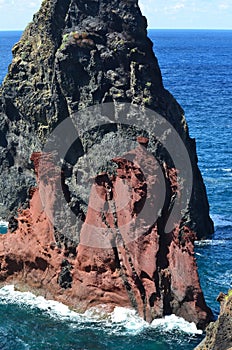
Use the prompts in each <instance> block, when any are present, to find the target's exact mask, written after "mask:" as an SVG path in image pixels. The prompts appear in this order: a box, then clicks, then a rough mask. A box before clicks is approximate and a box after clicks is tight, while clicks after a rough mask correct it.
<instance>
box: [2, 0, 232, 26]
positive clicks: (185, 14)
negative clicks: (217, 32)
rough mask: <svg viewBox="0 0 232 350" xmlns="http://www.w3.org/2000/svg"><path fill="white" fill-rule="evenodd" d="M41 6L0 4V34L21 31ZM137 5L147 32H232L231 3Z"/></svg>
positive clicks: (196, 0)
mask: <svg viewBox="0 0 232 350" xmlns="http://www.w3.org/2000/svg"><path fill="white" fill-rule="evenodd" d="M109 1H110V0H109ZM41 2H42V0H0V30H18V29H19V30H22V29H24V28H25V26H26V25H27V23H28V22H29V21H31V19H32V15H33V13H34V12H36V11H37V10H38V9H39V7H40V5H41ZM139 3H140V6H141V9H142V11H143V14H144V15H145V16H146V17H147V18H148V23H149V27H150V28H205V29H232V0H139Z"/></svg>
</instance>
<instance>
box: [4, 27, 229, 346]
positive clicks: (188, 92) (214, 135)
mask: <svg viewBox="0 0 232 350" xmlns="http://www.w3.org/2000/svg"><path fill="white" fill-rule="evenodd" d="M20 34H21V33H20V32H8V33H6V32H5V33H4V32H2V33H0V55H1V56H0V81H2V79H3V78H4V76H5V74H6V71H7V65H8V64H9V62H10V61H11V53H10V48H11V46H12V45H13V44H14V43H15V42H16V41H17V40H18V39H19V36H20ZM149 36H150V38H151V39H152V41H153V42H154V50H155V52H156V55H157V57H158V60H159V64H160V67H161V71H162V75H163V81H164V85H165V87H166V88H167V89H168V90H169V91H171V92H172V94H173V95H174V96H175V97H176V98H177V100H178V101H179V103H180V104H181V105H182V107H183V108H184V110H185V113H186V117H187V121H188V124H189V128H190V134H191V136H192V137H195V138H196V141H197V150H198V157H199V165H200V168H201V171H202V174H203V177H204V180H205V184H206V187H207V191H208V196H209V202H210V207H211V216H212V218H213V219H214V222H215V228H216V230H215V235H214V237H213V239H212V240H206V241H203V242H200V243H197V245H196V258H197V261H198V266H199V273H200V278H201V284H202V287H203V290H204V293H205V296H206V300H207V302H208V304H209V306H211V308H212V309H213V311H214V313H215V315H217V314H218V312H219V305H218V304H217V302H216V301H215V299H216V297H217V295H218V293H219V292H220V291H223V292H226V291H227V290H228V288H230V287H231V286H232V263H231V252H232V203H231V198H232V138H231V131H232V75H231V67H232V55H231V52H232V31H194V30H192V31H191V30H190V31H183V30H182V31H178V30H174V31H169V30H150V31H149ZM119 311H120V312H119V314H116V315H110V316H108V319H104V320H102V317H103V316H102V315H101V316H100V317H96V316H94V315H92V314H87V315H84V316H80V315H77V314H73V313H72V314H71V315H70V313H69V312H68V311H67V310H66V309H63V306H62V305H55V306H54V305H53V304H52V305H51V304H47V303H46V301H44V300H43V299H40V298H39V299H36V298H34V299H33V296H32V295H30V294H29V295H22V294H19V293H17V292H14V291H13V289H12V288H10V289H8V290H6V291H4V290H2V291H0V325H1V326H0V349H1V350H2V349H3V350H15V349H16V350H21V349H44V350H50V349H54V350H56V349H59V350H60V349H61V350H71V349H75V350H92V349H94V350H96V349H99V350H100V349H101V350H104V349H114V350H115V349H116V350H124V349H128V350H132V349H133V350H140V349H143V350H160V349H162V350H163V349H185V350H190V349H193V348H194V347H195V346H196V344H197V343H199V342H200V340H201V339H202V336H201V335H199V334H194V333H195V332H196V330H195V328H194V327H193V326H191V325H188V324H186V323H184V322H183V321H180V320H178V319H167V320H166V321H161V322H160V324H159V325H155V324H154V325H151V326H149V325H147V324H144V323H143V321H142V320H140V319H139V318H137V317H136V316H135V315H133V314H131V313H128V312H126V311H125V310H124V311H122V310H119ZM186 328H187V329H186Z"/></svg>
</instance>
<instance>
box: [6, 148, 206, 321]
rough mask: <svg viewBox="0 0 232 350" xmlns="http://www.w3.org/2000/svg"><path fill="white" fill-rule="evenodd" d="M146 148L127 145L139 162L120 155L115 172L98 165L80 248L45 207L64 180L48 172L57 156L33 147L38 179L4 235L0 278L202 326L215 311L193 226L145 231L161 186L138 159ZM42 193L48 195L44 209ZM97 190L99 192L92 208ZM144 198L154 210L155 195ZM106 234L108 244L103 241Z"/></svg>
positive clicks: (69, 298)
mask: <svg viewBox="0 0 232 350" xmlns="http://www.w3.org/2000/svg"><path fill="white" fill-rule="evenodd" d="M144 154H146V151H145V149H144V146H142V145H141V144H139V145H138V147H137V148H136V149H135V150H132V151H131V152H130V156H131V158H134V162H131V161H128V160H127V159H125V158H116V159H114V162H115V163H116V164H117V165H118V169H117V174H116V175H113V176H111V177H110V176H109V175H108V174H107V173H101V174H99V175H98V176H97V177H96V178H95V181H94V183H93V184H92V188H91V194H90V201H89V208H88V212H87V215H86V219H85V222H84V224H83V226H82V229H81V232H80V242H79V244H78V246H77V248H76V249H75V246H72V245H70V241H62V240H61V237H59V233H57V232H56V229H55V228H54V226H53V225H52V224H51V222H50V220H49V218H48V216H47V215H46V213H49V212H51V211H52V210H53V209H54V206H55V202H56V198H55V197H54V196H52V195H51V194H52V193H54V192H53V191H51V188H53V189H54V187H56V186H57V180H59V177H58V176H56V174H54V172H53V176H51V174H46V176H45V174H44V172H43V170H44V169H47V168H48V169H51V168H52V165H53V164H52V156H51V155H42V154H39V153H36V154H33V156H32V159H33V162H34V164H35V167H36V174H37V177H38V180H37V181H38V187H37V188H35V189H34V190H32V191H31V200H30V208H28V209H24V210H22V211H21V212H20V213H19V215H18V218H17V222H18V228H17V230H16V231H15V232H14V233H12V234H8V235H5V236H4V237H2V238H1V240H0V261H1V268H0V280H1V281H4V283H6V282H7V283H14V284H15V285H16V287H17V288H23V290H25V286H26V287H27V288H29V290H33V291H36V293H39V294H42V295H45V296H46V297H50V298H53V299H56V300H59V301H62V302H64V303H66V304H68V305H70V306H72V307H74V308H76V309H78V310H79V311H83V310H86V309H87V308H89V307H92V306H96V305H99V304H106V305H108V307H109V310H110V309H112V308H113V307H114V306H119V305H120V306H127V307H133V308H135V309H136V310H137V312H138V313H139V314H140V315H141V316H142V317H144V319H146V320H147V321H151V320H152V319H154V318H157V317H163V316H164V315H169V314H171V313H175V314H176V315H178V316H182V317H184V318H185V319H186V320H188V321H191V322H195V323H196V324H197V326H198V327H199V328H204V327H205V325H206V324H208V322H209V321H210V320H211V319H212V314H211V311H210V309H208V308H207V306H206V304H205V301H204V297H203V294H202V291H201V288H200V285H199V279H198V274H197V267H196V262H195V258H194V245H193V242H194V239H195V234H194V233H193V232H192V231H191V230H189V229H188V228H187V227H185V228H184V230H182V234H181V235H180V228H179V227H176V229H175V230H173V232H171V233H170V234H164V233H163V234H161V232H160V227H161V222H159V221H158V222H157V223H155V224H154V225H153V226H152V227H150V228H149V231H147V222H146V218H145V219H144V217H142V219H141V218H140V217H139V214H140V213H141V210H142V208H143V202H144V198H146V197H147V187H149V186H150V185H151V186H154V187H157V188H159V186H160V183H159V182H158V181H157V182H153V183H148V182H147V181H146V179H145V178H144V176H143V173H142V171H141V169H140V168H139V167H138V166H137V165H136V163H137V162H138V159H144ZM41 157H43V164H44V168H43V169H42V171H41V172H40V171H39V170H38V169H37V166H38V165H39V159H40V158H41ZM140 163H141V162H140ZM146 164H149V166H151V163H150V162H148V163H146ZM152 169H153V171H154V168H153V166H152ZM156 171H158V167H157V169H156ZM146 185H147V186H146ZM41 193H44V194H45V195H46V196H47V200H46V202H43V203H46V206H47V208H46V210H45V208H44V205H43V203H42V202H41V198H42V197H43V195H42V196H41ZM96 193H98V195H99V198H100V199H101V200H99V201H98V203H97V204H98V208H96V205H95V207H94V209H93V205H91V202H92V201H93V203H94V204H96ZM156 193H158V191H156ZM131 197H132V198H133V199H132V200H128V199H131ZM122 198H123V199H124V200H125V202H126V203H128V204H127V205H126V206H124V205H123V206H122V203H121V201H122ZM147 202H148V203H149V204H148V205H149V207H150V210H154V202H155V198H153V197H151V198H148V200H147ZM147 210H148V211H149V209H147ZM45 212H46V213H45ZM146 212H147V211H146ZM132 219H133V220H132ZM147 219H148V218H147ZM135 228H136V230H135ZM98 229H99V233H98ZM102 230H104V232H105V233H104V234H103V233H102ZM140 231H141V232H142V233H144V232H146V234H141V232H140ZM136 234H137V235H136ZM131 235H133V237H131ZM134 236H135V238H134ZM102 237H103V238H104V242H103V243H104V245H105V247H103V248H99V247H101V246H102V245H103V243H102V242H100V244H99V240H102Z"/></svg>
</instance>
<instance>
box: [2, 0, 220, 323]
mask: <svg viewBox="0 0 232 350" xmlns="http://www.w3.org/2000/svg"><path fill="white" fill-rule="evenodd" d="M96 106H97V107H96ZM108 106H111V108H110V110H109V108H108ZM112 106H113V113H112ZM122 106H124V107H123V108H128V106H130V107H131V108H132V109H133V108H134V107H135V108H139V110H140V111H141V113H140V114H139V118H140V119H139V118H137V120H140V121H142V122H143V120H142V119H141V118H142V117H141V116H143V115H146V112H144V111H146V110H149V111H153V112H154V113H158V114H157V115H159V116H161V117H162V118H163V119H164V120H165V121H166V123H167V125H170V127H169V128H167V132H166V134H167V135H168V133H169V130H170V129H172V128H173V129H174V130H176V132H177V133H178V135H179V137H180V140H181V142H182V143H183V145H184V147H185V149H186V152H187V153H188V156H189V161H190V165H191V172H192V175H193V186H192V194H191V193H190V195H189V196H190V197H191V199H190V201H189V203H188V205H186V208H182V209H183V210H182V211H181V215H182V217H181V220H180V222H179V223H177V224H176V225H175V226H174V227H173V228H172V230H171V231H170V232H166V231H165V226H166V223H167V220H168V217H169V215H170V213H171V211H172V208H173V203H174V202H175V198H177V197H178V196H179V193H180V192H179V191H180V188H179V187H178V176H179V175H178V172H179V169H177V168H175V162H173V159H172V158H171V156H170V152H173V151H174V154H178V149H175V147H177V146H176V145H174V144H173V147H174V148H173V149H172V150H170V149H169V150H166V149H165V147H164V146H163V145H162V144H161V142H158V141H157V139H156V138H155V136H156V135H151V134H149V132H148V130H147V129H146V125H147V121H146V120H145V119H144V129H142V128H140V129H139V128H138V127H137V125H134V124H132V123H131V120H129V118H128V120H127V114H126V113H125V110H126V109H123V110H122ZM125 106H126V107H125ZM91 108H93V109H92V111H93V110H94V111H95V109H94V108H97V110H98V112H99V110H101V111H102V110H103V111H104V112H105V113H106V114H107V117H108V120H109V123H108V124H104V123H102V124H100V127H96V122H97V123H100V119H101V113H96V114H93V113H92V114H91V122H93V124H91V123H89V125H88V118H89V117H90V113H89V112H88V111H89V110H90V111H91ZM86 111H87V112H86ZM115 114H116V115H117V117H118V116H120V115H121V114H123V117H124V118H125V119H124V121H125V123H117V119H115ZM93 115H96V119H97V120H93ZM135 115H136V112H135ZM135 115H134V116H133V117H134V118H135ZM130 116H131V114H130ZM144 118H145V117H144ZM69 119H70V120H71V121H72V123H73V124H74V125H76V126H77V129H78V126H79V127H80V125H81V126H83V125H85V126H86V124H87V126H89V128H87V129H86V130H84V132H80V133H79V134H78V137H77V138H76V139H75V138H73V142H72V143H71V144H70V145H69V146H70V147H68V144H67V142H69V141H70V140H71V139H72V137H73V135H71V136H70V135H69V134H68V133H66V132H65V130H66V129H65V128H64V129H63V130H62V131H63V132H61V133H58V134H57V135H58V139H59V140H62V142H63V145H64V144H65V147H66V148H67V152H66V153H65V154H64V155H63V157H62V156H61V154H60V153H59V150H58V153H56V152H52V148H51V147H50V146H49V147H48V145H50V144H51V143H52V142H54V138H52V137H51V135H53V136H54V134H56V131H57V130H58V129H59V126H60V125H66V124H62V123H66V121H67V120H69ZM0 121H1V123H0V136H1V138H0V147H1V156H0V172H1V182H0V196H1V200H0V202H1V206H0V216H1V217H2V218H5V219H6V218H7V219H9V231H8V233H7V234H6V235H5V236H4V237H3V236H2V237H0V267H1V268H0V280H1V281H2V283H4V284H6V283H14V284H15V285H17V287H18V288H21V289H23V290H26V289H29V290H33V291H35V292H36V293H39V294H41V295H44V296H46V297H47V298H53V299H56V300H59V301H62V302H64V303H66V304H68V305H70V306H72V307H74V308H75V309H77V310H80V311H83V310H86V309H87V308H90V307H92V306H98V305H100V304H106V305H108V306H109V309H110V308H112V307H114V306H126V307H133V308H135V309H136V310H137V311H138V313H139V314H140V315H141V316H142V317H144V318H145V319H146V320H147V321H151V320H152V319H154V318H157V317H163V316H165V315H168V314H171V313H174V314H176V315H178V316H182V317H184V318H185V319H186V320H188V321H191V322H192V321H193V322H195V323H196V324H197V326H198V327H199V328H204V327H205V325H206V324H208V322H209V321H210V320H211V319H212V313H211V311H210V309H209V308H208V307H207V306H206V304H205V300H204V297H203V293H202V290H201V287H200V283H199V278H198V273H197V266H196V261H195V257H194V240H195V239H197V238H198V239H201V238H204V237H208V236H210V235H211V234H212V233H213V224H212V221H211V219H210V217H209V205H208V200H207V195H206V190H205V186H204V183H203V180H202V177H201V174H200V171H199V169H198V165H197V155H196V146H195V140H194V139H191V138H190V137H189V134H188V127H187V123H186V120H185V117H184V112H183V110H182V108H181V107H180V105H179V104H178V103H177V102H176V100H175V99H174V97H173V96H172V95H171V94H170V93H169V92H168V91H167V90H166V89H165V88H164V86H163V82H162V76H161V72H160V69H159V65H158V62H157V59H156V57H155V55H154V52H153V47H152V42H151V41H150V39H149V38H148V37H147V23H146V19H145V18H144V17H143V16H142V14H141V12H140V9H139V6H138V2H137V1H136V0H130V1H123V0H112V1H110V2H109V1H107V0H95V1H94V0H92V1H87V0H78V1H77V0H65V1H64V0H45V1H43V3H42V6H41V9H40V10H39V12H38V13H37V14H35V15H34V18H33V22H32V23H30V24H29V25H28V27H27V28H26V30H25V31H24V33H23V35H22V38H21V40H20V41H19V43H17V44H16V45H15V46H14V48H13V61H12V63H11V65H10V66H9V70H8V74H7V76H6V78H5V80H4V82H3V85H2V87H1V100H0ZM149 122H150V124H151V125H152V119H149ZM154 123H155V121H154ZM68 130H69V131H70V129H68ZM81 131H82V130H81ZM164 134H165V133H164ZM166 137H168V136H166ZM70 142H71V141H70ZM109 144H110V145H111V147H112V154H113V150H115V149H116V150H117V149H119V148H120V150H122V151H124V153H123V154H116V155H114V156H113V157H112V158H111V159H110V160H109V159H108V158H107V156H106V155H107V154H108V153H107V152H106V151H108V149H109V148H110V147H109ZM53 145H54V144H53ZM116 145H117V147H116ZM118 145H119V146H120V147H119V146H118ZM127 145H130V146H131V145H132V146H133V147H130V149H129V150H128V149H127V148H128V147H127ZM118 147H119V148H118ZM60 163H62V164H61V165H60ZM92 164H94V166H92ZM160 169H161V170H160ZM161 174H162V176H161ZM80 177H81V179H80ZM86 177H87V178H88V181H86V182H85V181H84V180H83V179H85V178H86ZM182 180H183V183H182V185H183V186H184V183H185V181H186V179H182ZM87 182H88V186H89V187H88V188H89V190H88V191H87V190H86V188H85V184H86V183H87ZM164 186H165V193H164V195H163V193H162V191H161V189H162V188H163V187H164ZM58 189H61V190H62V191H58ZM148 189H150V192H149V190H148ZM58 192H62V196H63V198H64V199H65V201H62V204H61V198H60V197H59V195H58ZM151 193H152V194H153V195H150V194H151ZM162 195H163V197H162V198H163V207H162V208H161V209H162V210H159V209H160V208H158V207H157V203H158V202H159V201H160V197H161V196H162ZM147 203H149V210H148V212H147V213H148V214H149V215H147V216H148V217H149V219H150V218H153V216H154V220H153V221H152V224H150V225H148V224H147V222H146V220H145V221H144V220H141V219H140V213H141V211H142V210H143V208H144V206H145V204H147ZM58 207H59V212H57V211H56V209H57V208H58ZM96 208H97V210H96ZM57 213H59V214H57ZM70 213H71V214H70ZM156 216H157V217H156ZM54 217H55V220H53V219H54ZM136 220H138V222H139V224H138V225H137V226H136V228H135V229H134V230H133V225H131V224H128V223H131V222H132V221H133V223H134V222H135V221H136ZM136 222H137V221H136ZM93 227H94V232H93ZM122 227H123V228H124V229H123V230H122V229H121V228H122ZM125 227H127V228H128V230H127V229H125ZM99 230H101V232H106V231H107V230H108V231H107V232H108V233H109V232H112V237H111V238H110V239H108V242H110V243H109V244H107V245H106V246H104V243H103V244H102V246H101V245H99V244H93V241H92V237H93V236H94V233H96V231H99ZM135 232H139V234H138V235H137V236H136V237H135V238H134V239H132V238H131V237H132V236H133V234H134V233H135ZM115 237H116V238H115ZM125 237H130V239H125Z"/></svg>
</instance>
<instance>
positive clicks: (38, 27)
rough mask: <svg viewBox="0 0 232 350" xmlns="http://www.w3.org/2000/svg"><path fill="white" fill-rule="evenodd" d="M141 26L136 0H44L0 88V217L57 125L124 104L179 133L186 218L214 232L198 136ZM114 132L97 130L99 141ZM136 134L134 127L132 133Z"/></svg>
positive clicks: (202, 233) (25, 187) (15, 202)
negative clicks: (187, 189) (187, 178)
mask: <svg viewBox="0 0 232 350" xmlns="http://www.w3.org/2000/svg"><path fill="white" fill-rule="evenodd" d="M146 26H147V24H146V19H145V18H144V17H143V16H142V15H141V12H140V9H139V7H138V4H137V1H136V0H133V1H128V2H125V1H120V0H114V1H111V2H108V1H104V0H101V1H100V0H98V1H88V2H86V1H85V0H81V1H80V0H78V1H77V0H76V1H71V0H69V1H63V0H47V1H44V2H43V4H42V6H41V9H40V11H39V12H38V13H37V14H36V15H35V16H34V18H33V22H32V23H31V24H29V25H28V27H27V28H26V30H25V32H24V33H23V36H22V38H21V40H20V42H19V43H18V44H16V45H15V46H14V48H13V61H12V63H11V65H10V67H9V72H8V74H7V76H6V78H5V80H4V83H3V86H2V88H1V99H0V135H1V143H0V150H1V153H0V154H1V156H0V172H1V183H0V217H4V218H6V217H7V216H9V215H11V216H12V213H15V212H16V209H17V208H19V207H22V206H23V207H25V206H26V205H27V204H26V203H27V199H28V195H29V192H28V191H29V189H30V187H32V186H33V185H34V184H35V177H34V174H33V171H32V164H31V161H30V157H31V154H32V152H33V151H38V150H39V149H41V148H42V147H43V145H44V143H45V142H46V140H47V137H48V135H49V134H50V133H51V131H52V130H53V129H54V127H56V126H57V125H58V124H59V123H60V122H61V121H62V120H64V119H65V118H67V117H68V116H70V117H71V118H72V116H73V114H75V112H76V111H78V110H82V109H85V108H87V107H88V106H92V105H96V104H99V103H105V102H113V103H116V102H128V103H132V104H136V105H140V106H145V107H148V108H150V109H152V110H154V111H156V112H158V113H160V114H161V115H162V116H163V117H165V118H166V119H167V120H168V121H169V122H170V123H171V124H172V125H173V126H174V127H175V129H176V130H177V131H178V132H179V134H180V136H181V138H182V140H183V142H184V143H185V146H186V148H187V150H188V152H189V155H190V157H191V162H192V169H193V179H194V186H193V194H192V200H191V203H190V205H189V207H188V208H187V210H186V213H185V222H186V224H187V225H188V227H190V228H191V229H192V230H194V232H196V233H197V236H198V238H201V237H206V236H208V235H210V234H211V233H212V232H213V224H212V221H211V220H210V218H209V206H208V201H207V196H206V191H205V186H204V184H203V180H202V177H201V174H200V172H199V169H198V167H197V156H196V149H195V141H194V140H193V139H190V137H189V135H188V128H187V125H186V121H185V118H184V113H183V110H182V109H181V107H180V106H179V105H178V103H177V102H176V101H175V99H174V98H173V96H172V95H171V94H170V93H169V92H168V91H167V90H165V89H164V87H163V83H162V77H161V73H160V69H159V66H158V62H157V59H156V57H155V55H154V53H153V50H152V43H151V41H150V40H149V39H148V38H147V32H146ZM111 131H112V130H104V131H102V132H101V139H104V137H107V134H109V132H111ZM114 131H115V130H114ZM139 134H140V132H139ZM139 134H138V133H136V132H135V130H133V133H132V132H131V137H132V138H134V140H135V139H136V137H137V136H139ZM95 136H96V140H95V143H99V142H100V140H99V135H95ZM97 136H98V137H97ZM89 137H90V135H89ZM126 137H127V138H129V137H128V135H126ZM87 139H88V137H87V135H86V137H85V140H83V139H82V140H81V142H82V145H79V149H78V150H75V151H76V152H77V157H81V156H83V152H84V153H87V152H88V151H89V149H90V148H91V145H90V143H89V142H88V143H87V141H86V140H87ZM150 147H151V151H152V152H153V154H155V153H157V152H156V149H157V145H155V144H152V142H150ZM83 148H85V150H84V151H83ZM156 156H157V157H158V158H160V155H158V154H156ZM68 161H69V163H70V159H69V160H68ZM71 163H72V160H71ZM72 165H73V164H71V166H72ZM69 166H70V164H69ZM73 199H74V198H73ZM75 200H76V199H75ZM85 210H87V206H86V208H85Z"/></svg>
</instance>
